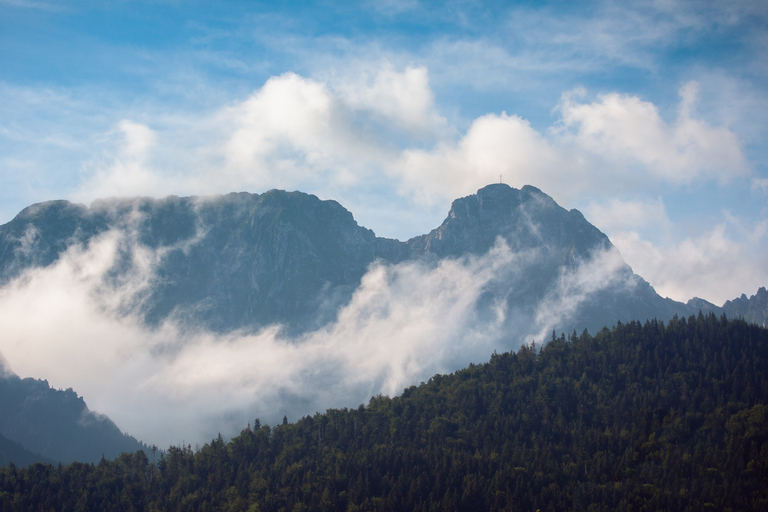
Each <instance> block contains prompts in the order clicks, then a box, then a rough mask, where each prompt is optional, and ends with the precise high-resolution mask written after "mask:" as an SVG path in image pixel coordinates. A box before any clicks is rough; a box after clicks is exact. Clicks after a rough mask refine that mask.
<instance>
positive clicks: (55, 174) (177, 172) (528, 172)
mask: <svg viewBox="0 0 768 512" xmlns="http://www.w3.org/2000/svg"><path fill="white" fill-rule="evenodd" d="M767 27H768V6H767V4H765V3H764V2H759V1H755V2H749V1H745V2H714V1H713V2H709V1H691V2H678V1H674V0H668V1H649V2H633V3H632V4H631V6H627V5H625V3H624V2H610V1H605V2H602V1H596V2H581V3H578V4H574V3H571V2H464V1H456V2H441V3H431V2H421V1H418V0H392V1H379V2H373V1H371V2H358V3H352V2H344V3H337V2H298V1H297V2H290V1H286V2H263V3H262V2H233V1H230V2H215V3H213V2H184V1H153V2H149V1H147V2H144V1H132V0H124V1H115V2H106V1H103V2H102V1H91V2H85V1H61V2H54V1H50V2H47V1H44V0H41V1H38V0H0V98H2V99H1V100H0V222H7V221H9V220H10V219H11V218H13V216H14V215H15V214H16V213H18V211H19V210H21V209H22V208H23V207H25V206H27V205H29V204H31V203H34V202H39V201H43V200H48V199H54V198H66V199H71V200H75V201H80V202H84V203H89V202H90V201H92V200H93V199H95V198H97V197H104V196H126V195H130V196H133V195H150V196H156V197H162V196H165V195H168V194H176V195H191V194H195V195H209V194H216V193H226V192H230V191H240V190H246V191H250V192H263V191H266V190H268V189H271V188H285V189H290V190H293V189H298V190H302V191H305V192H310V193H314V194H316V195H318V196H320V197H321V198H324V199H336V200H338V201H339V202H341V203H342V204H343V205H344V206H346V207H347V208H348V209H349V210H351V211H352V212H353V213H354V215H355V217H356V219H357V220H358V222H359V223H360V224H362V225H364V226H366V227H369V228H371V229H373V230H374V231H375V232H376V233H377V234H379V235H381V236H389V237H396V238H400V239H407V238H409V237H411V236H415V235H418V234H421V233H424V232H426V231H428V230H429V229H432V228H434V227H436V226H437V225H439V223H440V222H441V221H442V219H443V218H444V216H445V214H446V213H447V211H448V209H449V207H450V203H451V201H452V200H453V199H455V198H457V197H460V196H464V195H468V194H472V193H474V192H475V191H476V190H477V189H478V188H480V187H482V186H483V185H485V184H487V183H489V182H494V181H497V180H498V178H499V174H501V175H502V179H503V181H504V182H506V183H508V184H510V185H511V186H514V187H518V188H519V187H522V186H523V185H525V184H532V185H535V186H537V187H539V188H541V189H542V190H543V191H544V192H546V193H548V194H550V195H551V196H553V197H554V198H555V200H557V201H558V202H559V203H560V204H561V205H562V206H564V207H566V208H578V209H579V210H581V211H582V212H583V213H584V214H585V216H586V217H587V218H588V219H589V220H590V221H591V222H592V223H594V224H595V225H597V226H598V227H599V228H601V229H602V230H603V231H605V232H606V233H607V234H608V235H609V236H610V237H611V239H612V241H613V242H614V244H615V245H616V246H617V247H618V248H619V250H620V251H621V252H622V254H623V256H624V258H625V259H626V260H627V262H628V263H629V264H630V265H631V266H632V267H633V269H634V270H635V271H636V272H637V273H639V274H640V275H642V276H643V277H645V278H646V279H647V280H648V281H649V282H650V283H651V284H652V285H653V286H654V287H656V289H657V290H658V291H659V292H660V293H661V294H662V295H667V296H671V297H673V298H675V299H678V300H687V299H688V298H690V297H692V296H700V297H703V298H705V299H708V300H710V301H713V302H715V303H717V304H722V302H723V301H725V300H726V299H729V298H733V297H736V296H738V295H740V294H741V293H746V294H748V295H749V294H752V293H754V292H755V290H756V289H757V288H758V287H759V286H765V285H767V284H768V258H766V255H768V207H766V204H767V203H768V201H767V199H768V166H766V163H765V162H766V157H767V156H768V142H766V136H768V116H766V112H768V86H767V85H768V57H766V52H765V48H766V47H768V30H767Z"/></svg>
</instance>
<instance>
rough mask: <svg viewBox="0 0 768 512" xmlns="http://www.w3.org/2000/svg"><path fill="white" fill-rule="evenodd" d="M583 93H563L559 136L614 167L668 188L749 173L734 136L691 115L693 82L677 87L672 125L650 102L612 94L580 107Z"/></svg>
mask: <svg viewBox="0 0 768 512" xmlns="http://www.w3.org/2000/svg"><path fill="white" fill-rule="evenodd" d="M584 94H585V91H581V90H577V91H574V92H572V93H568V94H565V95H563V98H562V101H561V103H560V105H559V107H558V108H559V110H560V112H561V116H562V118H561V121H560V125H559V128H560V129H559V133H560V135H561V136H563V137H564V138H566V139H570V140H572V141H573V142H574V143H576V144H577V145H578V146H579V147H582V148H584V149H586V150H587V151H589V152H591V153H594V154H596V155H599V156H601V157H603V158H605V159H606V160H607V161H608V162H610V163H611V164H613V165H614V166H616V167H617V168H619V169H621V168H624V169H625V170H627V171H631V172H637V171H638V170H640V172H641V173H642V174H645V175H646V176H650V177H653V178H654V179H655V180H658V181H662V182H670V183H672V184H683V183H690V182H691V181H692V180H693V179H695V178H697V177H705V178H714V179H717V180H719V181H721V182H726V181H728V180H729V179H731V178H734V177H739V176H745V175H747V174H748V172H749V167H748V165H747V162H746V159H745V158H744V155H743V152H742V149H741V145H740V143H739V140H738V138H737V137H736V135H735V134H734V133H733V132H731V131H729V130H728V129H727V128H724V127H713V126H710V125H709V124H707V123H706V122H704V121H701V120H698V119H695V118H694V117H692V113H693V107H694V105H695V102H696V98H697V95H698V85H697V84H696V83H694V82H689V83H687V84H685V85H683V87H681V89H680V97H681V101H680V107H679V113H678V117H677V119H676V120H675V121H674V122H672V123H668V122H666V121H665V120H664V119H663V118H662V117H661V115H660V114H659V111H658V108H657V107H656V106H655V105H654V104H653V103H650V102H648V101H644V100H642V99H640V98H638V97H636V96H627V95H622V94H617V93H611V94H605V95H600V96H599V97H598V100H597V101H595V102H592V103H581V102H579V101H578V100H577V99H576V98H578V97H579V96H583V95H584ZM633 164H634V165H633ZM638 164H639V168H638ZM646 173H647V174H646Z"/></svg>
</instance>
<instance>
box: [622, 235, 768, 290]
mask: <svg viewBox="0 0 768 512" xmlns="http://www.w3.org/2000/svg"><path fill="white" fill-rule="evenodd" d="M765 228H766V226H765V223H764V222H763V223H758V224H757V225H755V226H754V229H753V231H752V232H751V234H750V236H751V237H752V238H753V240H751V241H748V240H745V238H744V237H742V236H740V235H739V234H738V233H733V232H732V229H731V228H729V226H728V224H727V223H721V224H718V225H717V226H715V227H714V228H712V229H711V230H710V231H707V232H705V233H702V234H700V235H698V236H694V237H684V238H681V239H680V241H678V242H674V243H668V244H663V245H661V244H658V245H657V244H654V243H653V242H651V241H649V240H647V239H645V238H643V237H641V236H640V235H639V234H638V233H637V232H635V231H618V232H615V233H613V235H612V237H611V240H612V242H613V243H614V245H616V247H617V248H618V249H619V251H621V253H622V254H623V255H624V258H625V259H626V261H627V263H629V265H630V266H631V267H632V269H633V270H634V271H635V272H636V273H637V274H639V275H641V276H643V277H644V278H645V279H646V280H647V281H648V282H650V283H651V284H652V285H653V286H654V288H655V289H656V291H657V292H658V293H659V294H660V295H661V296H662V297H665V296H666V297H671V298H673V299H675V300H679V301H683V302H685V301H687V300H688V299H690V298H692V297H694V296H695V297H701V298H704V299H706V300H709V301H710V302H713V303H715V304H716V305H722V304H723V303H724V302H725V301H726V300H729V299H733V298H734V297H738V296H740V295H741V294H742V293H745V292H746V291H754V290H756V289H757V288H758V287H759V286H761V285H763V284H764V283H766V282H768V265H767V264H766V263H765V261H764V257H763V256H762V255H761V253H762V250H761V249H760V248H761V247H765V243H764V241H765ZM745 242H747V243H745Z"/></svg>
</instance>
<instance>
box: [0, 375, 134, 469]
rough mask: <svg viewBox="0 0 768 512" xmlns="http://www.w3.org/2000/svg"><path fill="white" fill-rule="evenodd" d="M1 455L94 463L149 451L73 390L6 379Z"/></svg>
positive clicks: (1, 380) (1, 393)
mask: <svg viewBox="0 0 768 512" xmlns="http://www.w3.org/2000/svg"><path fill="white" fill-rule="evenodd" d="M0 436H2V439H0V457H2V454H3V453H4V454H6V456H7V457H8V458H9V461H13V462H14V463H16V464H17V465H22V464H29V463H31V462H54V461H55V462H64V463H68V462H74V461H78V462H92V463H96V462H98V461H99V460H101V458H102V457H106V458H108V459H113V458H115V457H117V456H119V455H120V454H121V453H122V452H134V451H136V450H141V449H145V448H146V446H144V445H143V444H141V443H139V442H138V441H137V440H136V439H134V438H133V437H130V436H128V435H125V434H123V433H122V432H120V430H119V429H118V428H117V426H116V425H115V424H114V423H113V422H112V420H110V419H109V418H107V417H106V416H103V415H98V414H95V413H93V412H91V411H90V410H88V406H87V405H86V404H85V401H84V400H83V399H82V397H79V396H78V395H77V393H75V392H74V391H73V390H72V389H68V390H66V391H61V390H55V389H51V387H50V386H49V385H48V382H47V381H45V380H37V379H29V378H28V379H21V378H19V377H18V376H16V375H6V376H5V377H0Z"/></svg>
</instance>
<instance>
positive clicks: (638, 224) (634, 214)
mask: <svg viewBox="0 0 768 512" xmlns="http://www.w3.org/2000/svg"><path fill="white" fill-rule="evenodd" d="M584 214H585V216H586V218H587V219H589V221H590V222H591V223H592V224H594V225H595V226H597V227H598V228H600V230H601V231H603V232H607V233H612V232H614V231H620V230H628V229H638V228H650V229H653V230H654V231H656V232H659V231H661V232H667V231H669V230H670V229H671V228H672V222H671V221H670V220H669V217H668V216H667V209H666V206H665V205H664V200H663V198H661V197H657V198H656V199H652V200H646V201H640V200H634V201H632V200H629V201H627V200H621V199H616V198H611V199H609V200H608V201H607V203H597V202H592V203H590V204H589V205H588V206H587V208H585V210H584Z"/></svg>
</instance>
